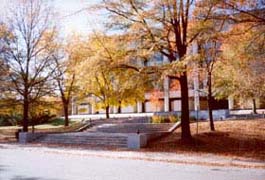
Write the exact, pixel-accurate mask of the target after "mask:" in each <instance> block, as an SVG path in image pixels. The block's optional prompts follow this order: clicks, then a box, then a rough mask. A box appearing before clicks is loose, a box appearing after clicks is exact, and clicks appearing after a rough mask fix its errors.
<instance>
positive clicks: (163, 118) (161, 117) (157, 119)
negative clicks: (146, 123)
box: [152, 115, 171, 123]
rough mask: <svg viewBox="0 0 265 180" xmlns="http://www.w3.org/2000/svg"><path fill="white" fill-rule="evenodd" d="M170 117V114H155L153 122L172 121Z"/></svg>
mask: <svg viewBox="0 0 265 180" xmlns="http://www.w3.org/2000/svg"><path fill="white" fill-rule="evenodd" d="M170 122H171V121H170V119H169V117H168V116H159V115H154V116H152V123H170Z"/></svg>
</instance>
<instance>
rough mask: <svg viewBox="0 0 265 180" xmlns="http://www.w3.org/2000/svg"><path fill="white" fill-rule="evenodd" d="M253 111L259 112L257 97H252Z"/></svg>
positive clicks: (254, 112)
mask: <svg viewBox="0 0 265 180" xmlns="http://www.w3.org/2000/svg"><path fill="white" fill-rule="evenodd" d="M252 111H253V114H258V113H257V106H256V99H255V98H253V99H252Z"/></svg>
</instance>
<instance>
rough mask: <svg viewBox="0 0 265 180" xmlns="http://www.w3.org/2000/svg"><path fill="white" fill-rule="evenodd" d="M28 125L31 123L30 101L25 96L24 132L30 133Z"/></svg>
mask: <svg viewBox="0 0 265 180" xmlns="http://www.w3.org/2000/svg"><path fill="white" fill-rule="evenodd" d="M28 123H29V101H28V96H27V95H25V96H24V102H23V132H28Z"/></svg>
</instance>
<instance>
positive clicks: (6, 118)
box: [0, 114, 22, 126]
mask: <svg viewBox="0 0 265 180" xmlns="http://www.w3.org/2000/svg"><path fill="white" fill-rule="evenodd" d="M21 121H22V116H21V115H18V114H10V115H7V114H6V115H0V126H16V125H18V124H20V122H21Z"/></svg>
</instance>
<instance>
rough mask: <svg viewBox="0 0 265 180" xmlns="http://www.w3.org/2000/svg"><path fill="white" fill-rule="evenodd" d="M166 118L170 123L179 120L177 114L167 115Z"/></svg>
mask: <svg viewBox="0 0 265 180" xmlns="http://www.w3.org/2000/svg"><path fill="white" fill-rule="evenodd" d="M168 119H169V121H170V122H171V123H176V122H178V121H179V120H180V118H179V116H177V115H169V116H168Z"/></svg>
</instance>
